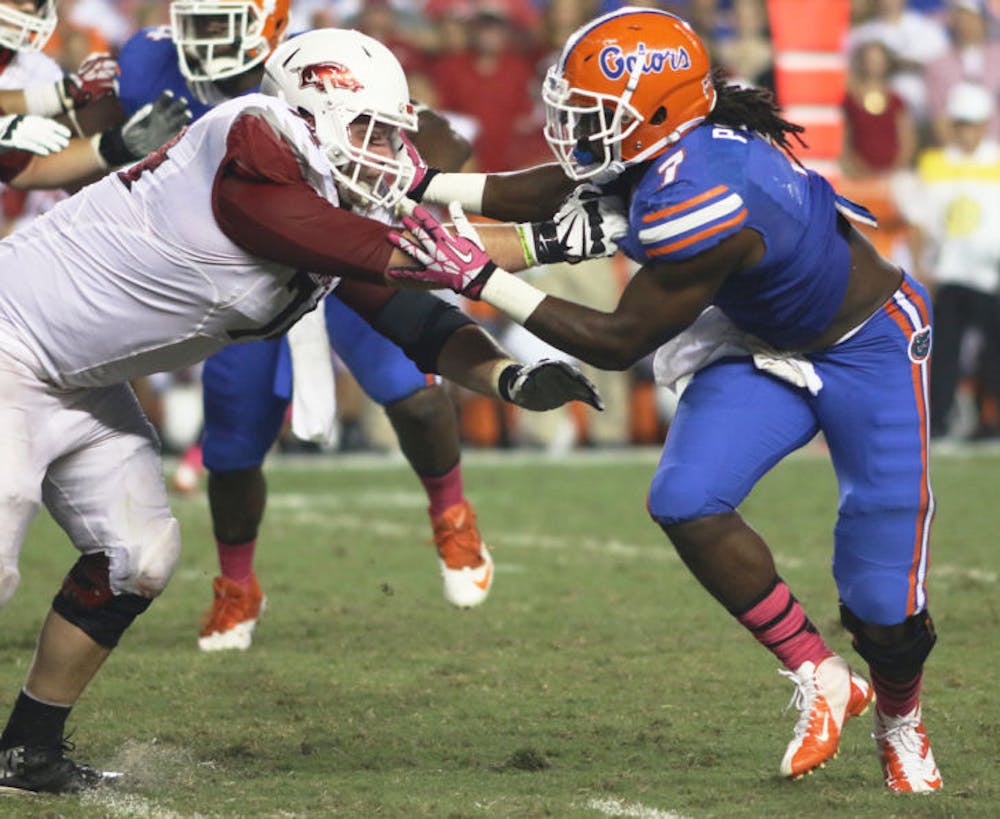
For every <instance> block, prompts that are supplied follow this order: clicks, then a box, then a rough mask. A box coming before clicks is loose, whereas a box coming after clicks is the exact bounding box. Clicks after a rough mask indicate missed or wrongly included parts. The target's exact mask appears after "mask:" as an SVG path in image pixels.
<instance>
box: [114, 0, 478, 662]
mask: <svg viewBox="0 0 1000 819" xmlns="http://www.w3.org/2000/svg"><path fill="white" fill-rule="evenodd" d="M288 12H289V0H277V2H265V0H250V1H249V2H235V1H233V0H220V1H219V2H174V3H171V5H170V14H171V25H170V27H156V28H151V29H145V30H143V31H139V32H138V33H137V34H135V35H134V36H133V37H132V38H131V39H130V40H129V41H128V42H127V43H126V44H125V45H124V47H123V48H122V51H121V54H120V56H119V63H120V67H121V77H120V92H119V93H120V98H121V102H122V105H123V107H124V108H125V111H126V112H127V113H131V112H133V111H135V110H137V109H139V108H140V107H141V106H143V105H146V104H147V103H148V102H149V101H150V100H152V99H155V98H156V97H157V96H158V95H159V94H160V93H161V92H162V91H163V90H164V89H171V90H173V92H174V93H175V95H177V96H188V97H191V98H192V103H191V104H192V111H193V114H194V117H195V119H197V118H198V117H200V116H202V115H203V114H204V113H205V112H207V111H208V110H210V109H211V107H212V106H213V105H215V104H216V103H218V102H220V101H223V100H226V99H229V98H232V97H236V96H239V95H241V94H245V93H247V92H249V91H252V90H255V89H256V88H257V86H258V85H259V83H260V79H261V75H262V72H263V63H264V60H265V59H266V58H267V56H268V55H269V54H270V53H271V51H272V50H273V49H274V48H275V47H276V46H277V45H278V43H280V42H281V41H282V40H283V39H284V37H285V34H286V28H287V24H288ZM438 134H441V130H440V129H439V130H438ZM445 136H447V135H445ZM414 138H415V139H416V140H418V142H419V141H420V136H419V134H417V135H416V136H415V137H414ZM420 147H421V148H424V147H425V146H424V144H423V143H420ZM432 147H433V146H432ZM437 147H438V149H440V147H441V146H440V145H438V146H437ZM457 147H458V150H457V151H456V152H454V154H453V155H452V156H450V157H448V156H444V155H443V154H442V152H441V151H440V150H437V151H436V154H437V156H436V157H435V159H436V161H437V162H439V163H440V162H443V163H444V164H445V165H446V166H448V165H450V166H451V167H454V168H456V169H457V167H458V166H459V165H460V164H461V162H462V161H463V160H464V158H465V155H466V154H465V152H464V149H463V147H462V146H461V145H458V146H457ZM362 210H363V208H362ZM325 310H326V319H327V330H328V333H329V338H330V345H331V346H332V348H333V350H334V351H335V352H336V353H337V355H338V356H339V357H340V358H341V359H342V360H343V361H344V363H345V364H346V365H347V367H348V368H349V369H350V370H351V372H352V374H353V375H354V376H355V378H356V379H357V380H358V382H359V384H360V385H361V387H362V388H363V389H364V390H365V392H366V393H367V394H368V395H369V396H371V397H372V398H373V399H374V400H375V401H377V402H378V403H379V404H381V405H382V406H384V407H385V410H386V413H387V414H388V417H389V419H390V421H391V423H392V426H393V428H394V429H395V431H396V434H397V436H398V438H399V443H400V446H401V448H402V451H403V454H404V455H405V456H406V458H407V460H408V461H409V463H410V465H411V466H412V467H413V469H414V471H415V472H416V474H417V477H418V478H419V479H420V482H421V484H422V485H423V487H424V489H425V491H426V493H427V497H428V499H429V510H428V511H429V514H430V518H431V526H432V529H433V534H434V542H435V545H436V547H437V551H438V555H439V558H440V565H441V572H442V576H443V582H444V595H445V598H446V599H447V600H448V601H449V602H450V603H452V604H454V605H456V606H461V607H468V606H475V605H478V604H479V603H481V602H482V601H483V600H485V599H486V596H487V594H488V593H489V590H490V587H491V585H492V579H493V565H492V559H491V557H490V554H489V552H488V550H487V549H486V547H485V545H484V544H483V543H482V539H481V537H480V535H479V531H478V528H477V526H476V516H475V513H474V511H473V509H472V506H471V504H470V503H469V501H468V500H467V499H466V498H465V494H464V489H463V485H462V469H461V462H460V455H461V453H460V448H459V447H460V444H459V434H458V424H457V420H456V418H455V411H454V407H453V405H452V403H451V399H450V398H449V396H448V395H447V393H446V391H445V390H444V389H443V387H442V386H441V385H440V383H439V381H438V379H436V378H433V377H428V376H426V375H425V374H423V373H421V372H420V371H419V370H418V369H417V368H416V366H415V365H414V364H413V362H412V361H410V360H409V359H408V358H406V356H405V355H404V354H403V353H402V351H401V350H400V349H399V348H398V347H396V346H395V345H394V344H392V343H391V342H389V341H388V340H387V339H385V338H384V337H383V336H381V335H379V334H378V333H376V332H375V331H374V330H372V329H371V327H370V326H369V325H368V324H367V323H366V322H364V321H363V320H362V319H361V318H360V317H359V316H358V315H357V314H356V313H355V312H354V311H352V310H351V309H350V308H348V307H346V306H345V305H344V304H343V303H342V302H341V301H340V300H339V299H337V298H336V296H332V297H330V298H328V299H327V300H326V304H325ZM290 369H291V367H290V362H289V352H288V343H287V341H286V340H285V339H274V340H267V341H258V342H254V343H252V344H246V345H240V346H238V347H231V348H228V349H226V350H224V351H222V352H220V353H218V354H217V355H215V356H212V357H211V358H210V359H208V361H206V363H205V367H204V370H203V373H202V381H203V389H204V413H205V429H204V434H203V437H202V447H203V458H204V463H205V466H206V467H207V469H208V472H209V480H208V498H209V506H210V509H211V515H212V525H213V529H214V533H215V537H216V545H217V549H218V555H219V565H220V569H221V573H220V575H219V577H217V578H215V580H214V583H213V585H214V600H213V603H212V608H211V610H210V612H209V613H208V615H207V617H206V619H205V622H204V625H203V627H202V630H201V633H200V635H199V640H198V645H199V647H200V648H201V649H203V650H205V651H213V650H220V649H246V648H248V647H249V646H250V644H251V641H252V634H253V629H254V627H255V625H256V622H257V619H258V617H259V616H260V612H261V610H262V607H263V606H264V604H265V598H264V593H263V591H262V590H261V587H260V583H259V582H258V580H257V577H256V574H255V572H254V567H253V559H254V551H255V548H256V544H257V537H258V532H259V527H260V524H261V521H262V519H263V515H264V508H265V502H266V496H267V487H266V480H265V477H264V473H263V470H262V468H261V464H262V462H263V460H264V457H265V455H266V454H267V452H268V450H269V449H270V448H271V446H272V445H273V444H274V442H275V440H276V438H277V436H278V433H279V431H280V428H281V424H282V421H283V419H284V417H285V412H286V409H287V407H288V402H289V398H290V393H291V373H290Z"/></svg>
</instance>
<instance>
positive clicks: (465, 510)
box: [431, 501, 493, 608]
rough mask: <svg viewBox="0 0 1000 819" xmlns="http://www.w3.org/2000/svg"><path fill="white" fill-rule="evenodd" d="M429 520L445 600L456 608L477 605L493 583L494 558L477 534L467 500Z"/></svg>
mask: <svg viewBox="0 0 1000 819" xmlns="http://www.w3.org/2000/svg"><path fill="white" fill-rule="evenodd" d="M431 523H432V525H433V527H434V544H435V545H436V546H437V551H438V556H439V557H440V559H441V577H442V579H443V580H444V597H445V600H447V601H448V602H449V603H451V604H452V605H453V606H458V607H459V608H471V607H473V606H478V605H479V604H480V603H482V602H483V601H484V600H485V599H486V597H487V595H488V594H489V593H490V587H491V586H492V585H493V558H492V557H490V553H489V551H488V550H487V548H486V545H485V544H484V543H483V540H482V538H481V537H480V535H479V529H478V528H477V527H476V513H475V512H474V511H473V510H472V506H471V505H470V504H469V502H468V501H462V502H461V503H456V504H455V505H454V506H449V507H448V508H447V509H445V511H444V512H442V513H441V515H439V516H438V517H436V518H432V519H431Z"/></svg>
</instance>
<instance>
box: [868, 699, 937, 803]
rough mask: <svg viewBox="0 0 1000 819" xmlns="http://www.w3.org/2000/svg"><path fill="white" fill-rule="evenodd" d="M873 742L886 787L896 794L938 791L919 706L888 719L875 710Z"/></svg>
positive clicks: (932, 756)
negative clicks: (876, 748)
mask: <svg viewBox="0 0 1000 819" xmlns="http://www.w3.org/2000/svg"><path fill="white" fill-rule="evenodd" d="M874 718H875V719H874V722H875V730H874V732H873V733H872V738H873V739H874V740H875V744H876V745H877V746H878V751H879V758H880V760H881V762H882V773H883V775H884V776H885V786H886V787H887V788H888V789H889V790H890V791H896V792H897V793H933V792H934V791H939V790H941V774H940V773H939V772H938V769H937V765H936V764H935V762H934V754H933V753H931V742H930V740H929V739H928V738H927V731H926V730H924V721H923V717H922V715H921V713H920V706H919V705H918V706H917V707H916V708H914V709H913V710H912V711H911V712H910V713H909V714H903V716H901V717H890V716H887V715H886V714H883V713H882V712H881V711H879V710H878V708H876V709H875V714H874Z"/></svg>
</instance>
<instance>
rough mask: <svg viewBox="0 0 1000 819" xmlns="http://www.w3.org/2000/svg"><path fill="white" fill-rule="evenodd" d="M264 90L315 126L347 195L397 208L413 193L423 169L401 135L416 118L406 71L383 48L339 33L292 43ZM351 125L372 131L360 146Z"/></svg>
mask: <svg viewBox="0 0 1000 819" xmlns="http://www.w3.org/2000/svg"><path fill="white" fill-rule="evenodd" d="M260 90H261V92H262V93H264V94H269V95H271V96H273V97H278V98H279V99H281V100H284V101H285V102H286V103H287V104H288V106H289V107H290V108H293V109H295V110H297V111H298V112H299V113H300V114H302V115H303V116H305V117H306V118H307V119H309V120H310V122H311V124H312V126H313V129H314V132H315V134H316V139H317V141H318V142H319V144H320V146H321V147H322V149H323V150H324V151H325V152H326V155H327V157H329V159H330V164H331V165H332V166H333V175H334V179H335V181H336V182H337V185H338V187H339V188H341V189H342V191H343V189H345V188H346V189H347V190H349V191H351V192H353V193H354V194H356V195H357V196H360V197H361V198H362V199H364V200H365V201H366V203H371V204H373V205H378V206H381V207H387V208H391V207H392V206H394V205H395V204H396V203H397V202H399V200H400V199H402V198H403V196H404V195H405V194H406V192H407V190H409V188H410V185H411V184H412V181H413V176H414V174H415V172H416V169H415V167H414V165H413V162H412V160H410V158H409V156H408V155H407V152H406V149H405V147H404V145H403V141H402V139H401V138H400V129H404V130H409V131H415V130H416V129H417V115H416V112H415V111H414V108H413V105H412V104H411V103H410V94H409V88H408V86H407V83H406V75H405V74H404V73H403V67H402V66H401V65H400V64H399V60H397V59H396V58H395V56H393V53H392V52H391V51H389V49H388V48H386V47H385V46H384V45H382V44H381V43H380V42H378V41H377V40H374V39H372V38H371V37H369V36H368V35H366V34H362V33H361V32H360V31H352V30H347V29H332V28H330V29H318V30H316V31H310V32H308V33H306V34H301V35H299V36H298V37H293V38H292V39H291V40H288V41H287V42H285V43H284V44H282V45H281V46H279V47H278V48H277V49H275V51H274V53H273V54H271V56H270V57H269V58H268V60H267V62H266V63H265V64H264V79H263V80H262V82H261V84H260ZM352 123H356V124H358V125H360V124H364V125H366V126H367V127H365V129H364V131H363V136H362V137H361V138H360V139H359V138H358V135H357V134H356V135H355V141H352V140H351V138H350V132H349V129H350V127H351V124H352ZM380 139H381V140H383V141H385V140H386V139H387V140H388V143H389V144H388V146H387V147H383V148H382V149H381V150H380V147H379V144H378V140H380ZM387 153H388V154H389V155H387Z"/></svg>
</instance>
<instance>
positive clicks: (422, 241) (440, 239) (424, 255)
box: [386, 202, 497, 299]
mask: <svg viewBox="0 0 1000 819" xmlns="http://www.w3.org/2000/svg"><path fill="white" fill-rule="evenodd" d="M448 213H449V215H450V216H451V220H452V222H453V223H454V226H455V229H456V231H457V235H456V234H453V233H451V232H449V231H448V230H447V228H445V226H444V225H442V224H441V223H440V222H439V221H438V220H437V219H435V218H434V216H433V215H432V214H431V212H430V211H429V210H427V208H425V207H424V206H423V205H417V207H415V208H414V209H413V213H412V215H404V216H403V217H402V218H403V226H404V227H405V228H406V229H407V230H408V231H409V233H410V235H411V236H412V237H413V238H412V239H411V238H409V237H408V236H406V235H404V234H401V233H397V232H395V231H393V232H392V233H390V234H389V241H390V242H392V244H394V245H395V246H396V247H398V248H399V249H400V250H402V251H403V252H404V253H405V254H407V255H408V256H410V257H411V258H412V259H413V260H414V261H415V262H416V263H417V264H418V265H419V267H415V268H413V267H390V268H389V269H388V270H387V271H386V278H388V279H389V280H390V281H392V282H395V283H397V284H406V283H419V284H424V285H430V286H431V287H432V288H444V289H448V290H454V291H455V292H456V293H461V294H462V295H463V296H468V297H469V298H470V299H478V298H479V296H480V294H481V293H482V290H483V286H484V285H485V284H486V282H487V280H488V279H489V277H490V276H491V275H492V274H493V271H494V270H496V269H497V266H496V265H495V264H494V263H493V260H492V259H490V257H489V254H488V253H487V252H486V250H485V248H484V247H483V243H482V241H481V240H480V238H479V234H477V233H476V230H475V228H474V227H472V225H471V223H470V222H469V220H468V218H466V216H465V213H464V212H463V211H462V208H461V206H460V205H459V204H458V202H452V203H451V205H450V206H449V208H448Z"/></svg>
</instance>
